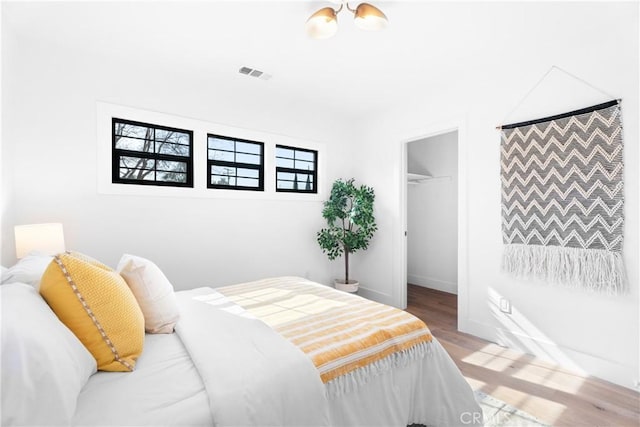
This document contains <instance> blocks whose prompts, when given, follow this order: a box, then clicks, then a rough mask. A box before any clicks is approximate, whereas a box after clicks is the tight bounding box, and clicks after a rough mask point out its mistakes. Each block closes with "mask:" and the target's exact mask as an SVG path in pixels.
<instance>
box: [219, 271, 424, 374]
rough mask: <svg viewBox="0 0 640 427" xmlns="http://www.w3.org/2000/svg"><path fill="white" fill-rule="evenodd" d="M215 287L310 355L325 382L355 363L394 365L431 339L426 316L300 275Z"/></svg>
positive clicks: (354, 368)
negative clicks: (423, 318)
mask: <svg viewBox="0 0 640 427" xmlns="http://www.w3.org/2000/svg"><path fill="white" fill-rule="evenodd" d="M216 290H217V291H218V292H220V293H221V294H222V295H224V296H226V297H227V298H228V299H229V300H231V301H233V302H234V303H235V304H237V305H239V306H241V307H242V308H244V309H245V310H246V311H248V312H249V313H250V314H252V315H253V316H255V317H257V318H259V319H261V320H262V321H263V322H265V323H267V324H268V325H269V326H271V327H272V328H273V329H274V330H275V331H277V332H278V333H280V334H281V335H282V336H284V337H285V338H287V339H288V340H289V341H290V342H292V343H293V344H295V345H296V346H297V347H298V348H299V349H300V350H302V351H303V352H304V353H305V354H306V355H307V356H309V358H310V359H311V360H312V361H313V363H314V364H315V366H316V368H317V369H318V371H319V373H320V377H321V379H322V381H323V382H324V383H328V382H330V381H332V380H334V379H336V378H338V377H340V376H343V375H345V374H351V373H354V372H356V371H357V370H359V368H364V369H365V370H366V368H370V367H371V366H375V367H376V369H378V370H380V369H384V366H385V365H388V364H389V362H393V364H394V365H398V364H400V363H402V360H401V359H403V358H404V359H409V358H410V357H411V355H412V353H415V352H416V351H417V349H420V348H422V349H424V347H425V344H427V343H429V342H431V340H432V336H431V333H430V331H429V329H428V328H427V326H426V325H425V324H424V322H422V321H421V320H420V319H418V318H416V317H414V316H412V315H411V314H409V313H407V312H404V311H402V310H398V309H396V308H393V307H389V306H386V305H383V304H379V303H376V302H373V301H369V300H366V299H364V298H361V297H359V296H356V295H351V294H348V293H345V292H340V291H336V290H335V289H332V288H329V287H327V286H323V285H320V284H317V283H314V282H310V281H308V280H305V279H302V278H299V277H279V278H274V279H264V280H259V281H255V282H250V283H245V284H240V285H233V286H227V287H222V288H217V289H216ZM360 370H361V371H362V369H360Z"/></svg>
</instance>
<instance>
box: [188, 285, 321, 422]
mask: <svg viewBox="0 0 640 427" xmlns="http://www.w3.org/2000/svg"><path fill="white" fill-rule="evenodd" d="M213 292H214V291H212V290H211V289H208V288H200V289H195V290H192V291H186V292H180V293H179V294H178V304H179V306H180V312H181V318H180V322H179V323H178V325H177V327H176V332H177V333H178V335H179V336H180V338H181V339H182V341H183V343H184V345H185V347H186V348H187V350H188V351H189V354H190V355H191V359H192V360H193V363H194V365H195V366H196V368H197V370H198V372H199V373H200V376H201V377H202V380H203V382H204V385H205V387H206V389H207V393H208V395H209V406H210V409H211V415H212V418H213V420H214V423H215V425H219V426H282V425H284V426H311V425H313V426H325V425H329V424H330V421H329V407H328V403H327V399H326V397H325V390H324V385H323V384H322V381H321V380H320V376H319V375H318V371H317V370H316V368H315V366H314V365H313V363H312V362H311V360H310V359H309V358H308V357H307V356H306V355H305V354H304V353H303V352H302V351H300V350H299V349H298V348H297V347H295V346H294V345H293V344H291V343H290V342H289V341H287V340H285V339H283V338H282V337H281V336H280V335H278V334H277V333H276V332H274V331H273V330H272V329H271V328H270V327H269V326H267V325H266V324H264V323H263V322H261V321H260V320H257V319H253V318H249V317H243V316H238V315H236V314H231V313H228V312H226V311H223V310H219V309H217V308H216V307H214V306H212V305H211V304H208V303H206V302H205V301H202V300H200V299H194V297H197V296H198V295H207V294H211V293H213Z"/></svg>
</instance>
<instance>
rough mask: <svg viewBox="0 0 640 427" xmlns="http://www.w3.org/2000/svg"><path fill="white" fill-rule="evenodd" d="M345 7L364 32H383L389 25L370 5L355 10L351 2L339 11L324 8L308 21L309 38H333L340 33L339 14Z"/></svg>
mask: <svg viewBox="0 0 640 427" xmlns="http://www.w3.org/2000/svg"><path fill="white" fill-rule="evenodd" d="M345 6H346V7H347V9H348V10H349V11H351V12H352V13H353V14H354V17H355V21H354V22H355V24H356V26H357V27H358V28H360V29H362V30H367V31H378V30H382V29H384V28H386V27H387V25H388V23H389V21H388V20H387V17H386V16H385V14H384V13H382V11H381V10H380V9H378V8H377V7H375V6H372V5H370V4H369V3H360V4H359V5H358V6H357V7H356V8H355V9H352V8H351V7H350V6H349V2H342V3H340V7H339V8H338V9H337V10H336V9H334V8H332V7H323V8H322V9H320V10H318V11H317V12H316V13H314V14H313V15H311V16H310V17H309V19H307V23H306V25H305V28H306V30H307V34H308V35H309V37H312V38H314V39H328V38H329V37H332V36H333V35H334V34H335V33H336V32H337V31H338V13H340V11H342V9H343V8H344V7H345Z"/></svg>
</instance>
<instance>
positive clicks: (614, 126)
mask: <svg viewBox="0 0 640 427" xmlns="http://www.w3.org/2000/svg"><path fill="white" fill-rule="evenodd" d="M620 115H621V109H620V104H619V102H618V101H611V102H607V103H604V104H599V105H595V106H592V107H588V108H584V109H581V110H577V111H572V112H570V113H566V114H561V115H557V116H553V117H547V118H544V119H539V120H534V121H529V122H523V123H516V124H512V125H505V126H502V140H501V162H500V165H501V180H502V239H503V243H504V244H505V247H504V253H503V262H502V268H503V270H504V271H506V272H508V273H512V274H514V275H516V276H519V277H525V278H535V279H540V280H543V281H546V282H550V283H556V284H562V285H566V286H570V287H576V288H578V287H579V288H585V289H589V290H594V291H599V292H605V293H608V294H618V293H622V292H624V291H625V290H626V278H625V273H624V265H623V261H622V239H623V228H624V197H623V196H624V194H623V142H622V123H621V119H620Z"/></svg>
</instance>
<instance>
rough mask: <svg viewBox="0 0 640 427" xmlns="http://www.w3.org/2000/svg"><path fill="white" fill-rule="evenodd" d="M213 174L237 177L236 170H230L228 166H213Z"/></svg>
mask: <svg viewBox="0 0 640 427" xmlns="http://www.w3.org/2000/svg"><path fill="white" fill-rule="evenodd" d="M211 173H212V174H213V175H229V176H235V175H236V168H230V167H228V166H212V167H211Z"/></svg>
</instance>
